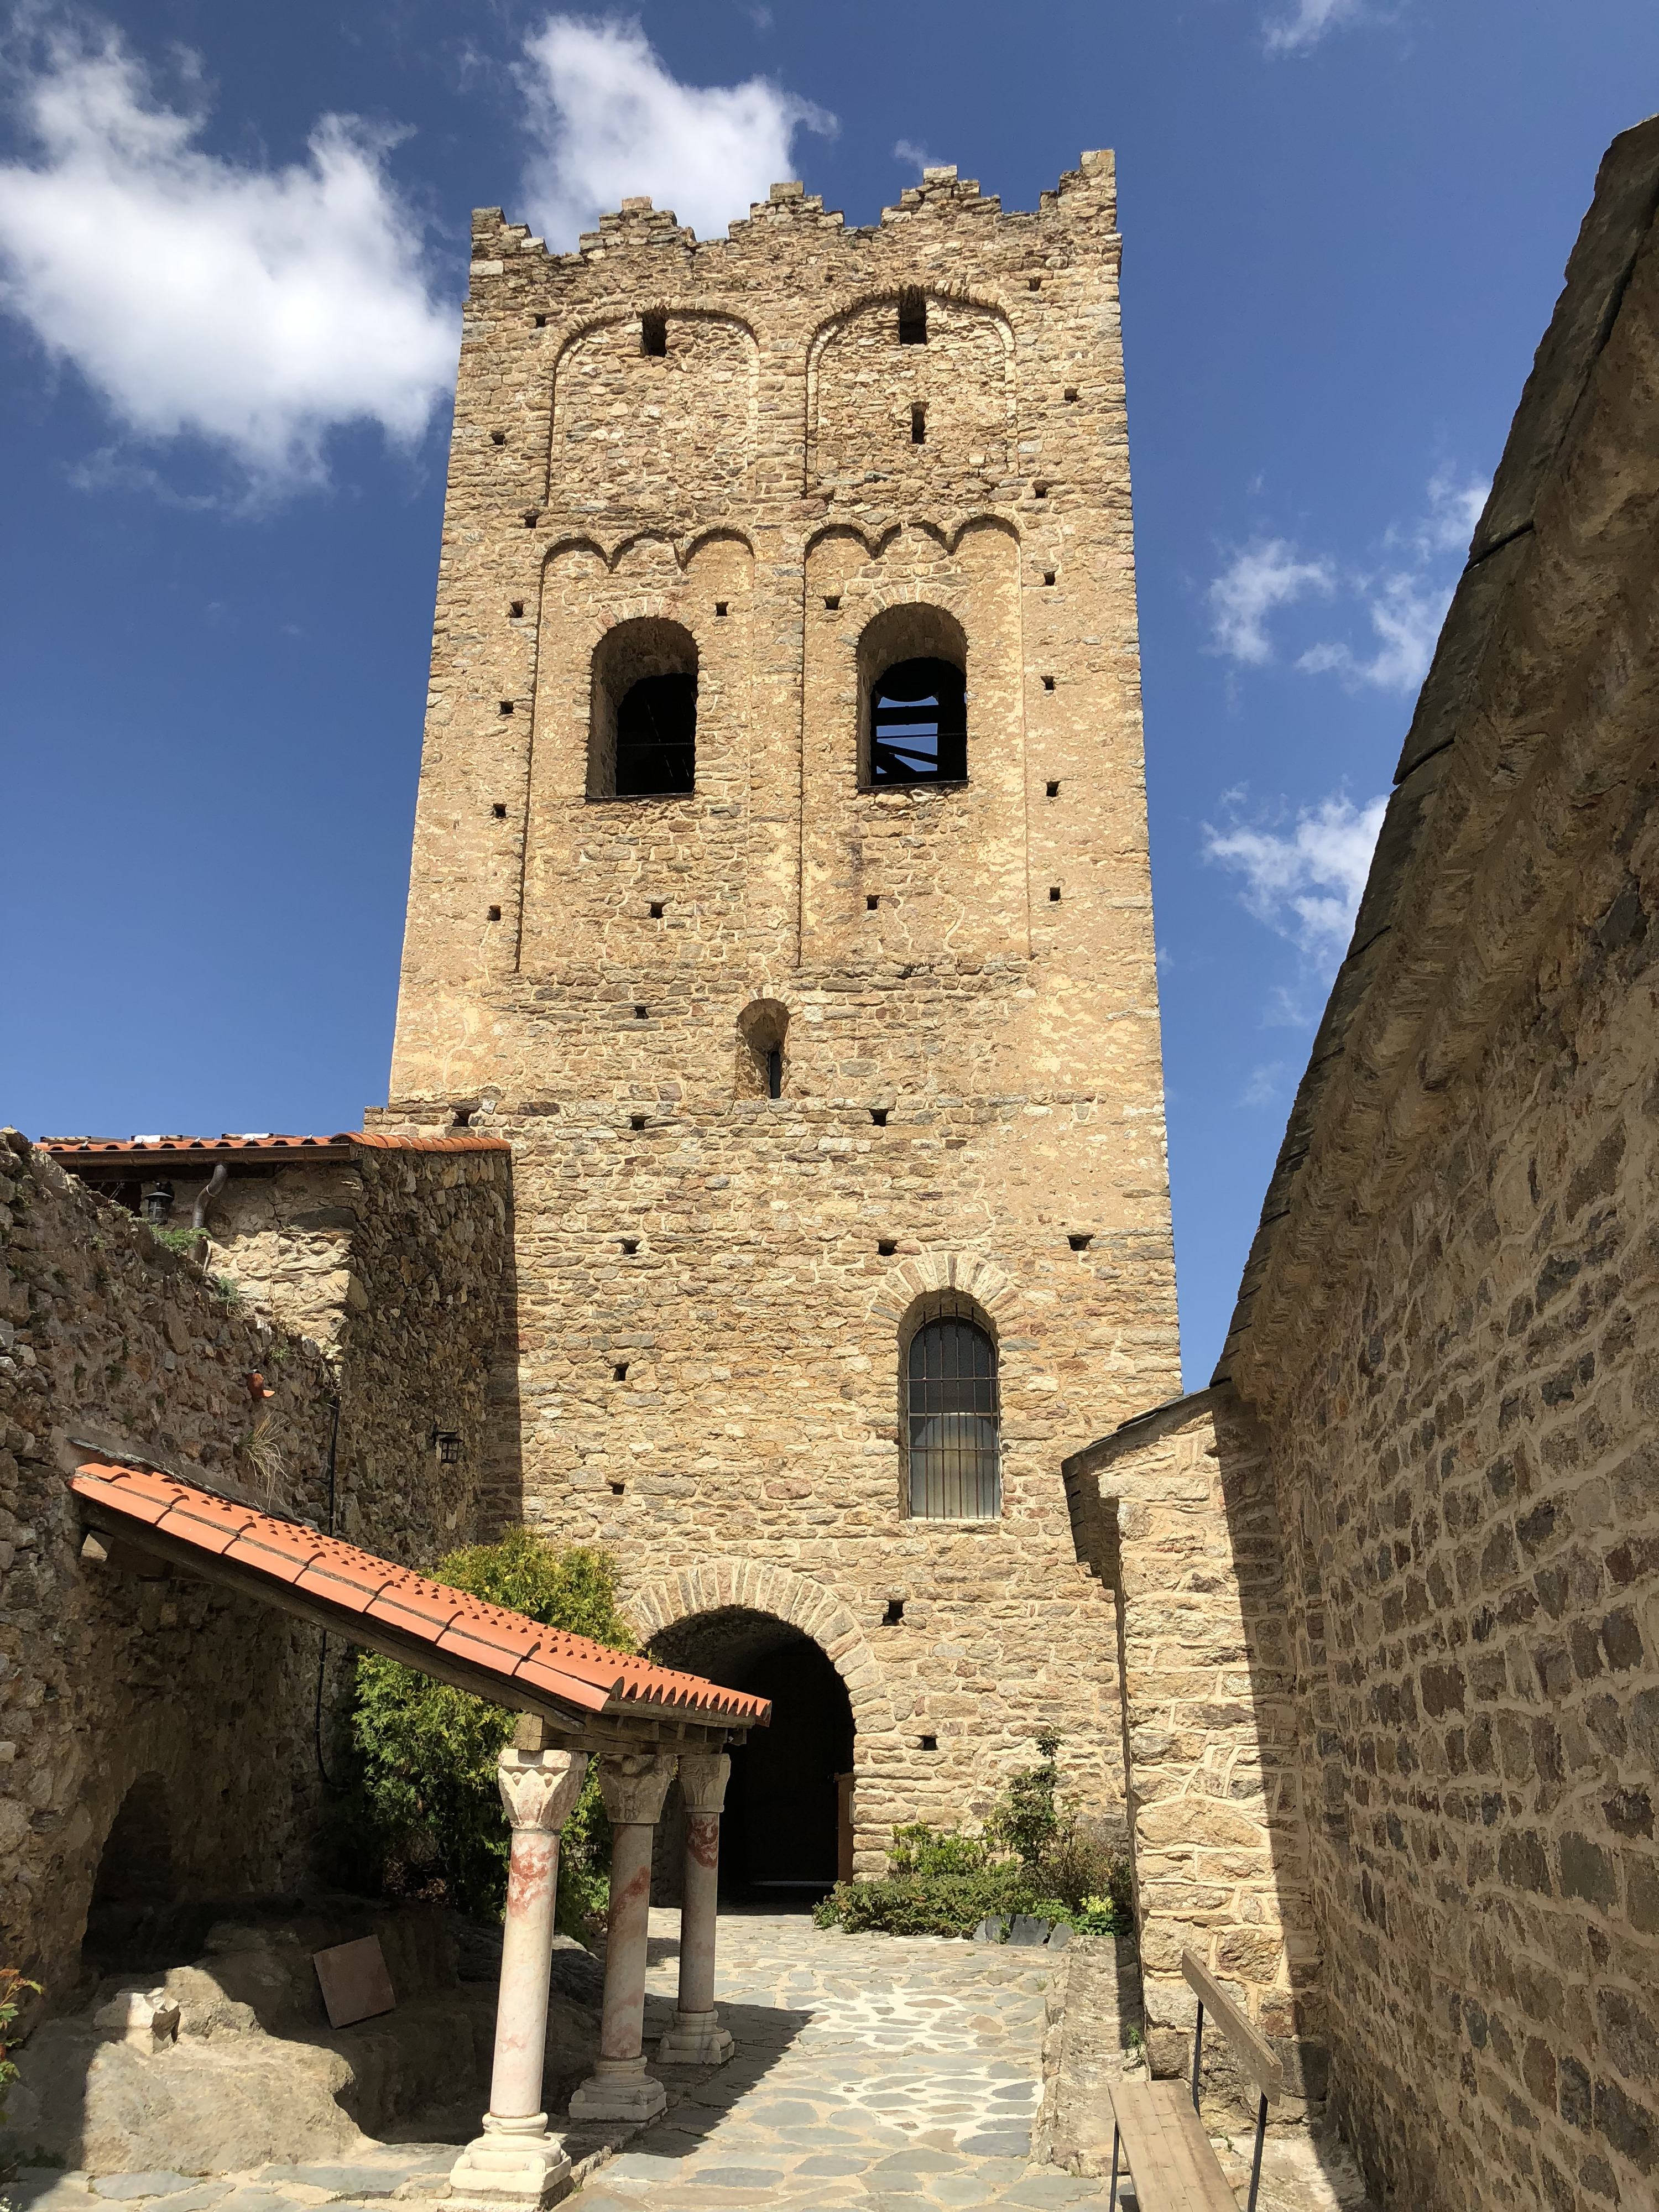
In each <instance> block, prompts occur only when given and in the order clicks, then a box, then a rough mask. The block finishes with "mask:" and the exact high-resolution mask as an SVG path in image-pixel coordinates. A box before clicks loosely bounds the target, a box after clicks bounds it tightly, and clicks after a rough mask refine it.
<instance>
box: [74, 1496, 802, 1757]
mask: <svg viewBox="0 0 1659 2212" xmlns="http://www.w3.org/2000/svg"><path fill="white" fill-rule="evenodd" d="M70 1489H71V1490H72V1491H74V1492H75V1493H76V1496H77V1497H79V1498H83V1499H85V1500H86V1501H87V1503H88V1504H92V1505H95V1506H96V1507H97V1508H98V1509H99V1510H100V1516H102V1517H103V1518H104V1519H105V1520H106V1521H110V1522H114V1523H116V1524H117V1525H118V1524H119V1523H120V1522H123V1521H125V1522H128V1523H129V1524H130V1525H135V1526H137V1528H155V1530H156V1532H157V1533H158V1534H162V1535H165V1536H167V1537H170V1538H172V1539H173V1541H174V1542H175V1543H177V1544H179V1545H182V1546H184V1547H186V1548H187V1549H188V1550H190V1551H192V1552H194V1553H197V1554H198V1555H199V1557H200V1559H201V1561H202V1565H203V1570H204V1572H211V1571H212V1568H213V1565H216V1563H217V1561H218V1560H219V1559H221V1558H224V1559H228V1560H230V1561H232V1562H234V1565H236V1566H238V1567H240V1568H241V1569H242V1570H243V1571H244V1572H245V1573H246V1574H250V1575H252V1576H253V1577H256V1578H263V1579H264V1580H265V1581H267V1582H268V1583H270V1585H271V1588H272V1595H273V1596H274V1595H276V1591H277V1590H279V1589H280V1590H283V1592H284V1594H285V1595H286V1593H287V1592H288V1591H289V1590H291V1591H293V1592H294V1593H295V1595H307V1596H311V1597H314V1598H316V1599H318V1600H319V1601H323V1602H325V1603H326V1604H327V1605H329V1606H330V1607H333V1608H334V1609H335V1611H336V1612H337V1613H342V1612H343V1613H356V1614H357V1615H358V1616H359V1617H360V1618H361V1619H362V1620H364V1621H374V1622H377V1623H380V1624H382V1625H383V1626H385V1627H387V1628H392V1629H395V1630H396V1631H397V1632H398V1634H399V1635H400V1636H402V1637H405V1638H414V1639H417V1640H418V1641H419V1642H421V1643H423V1644H427V1645H428V1646H429V1647H430V1648H431V1650H432V1652H433V1654H434V1656H435V1657H436V1656H439V1655H441V1656H442V1657H443V1659H444V1661H445V1662H446V1666H447V1668H451V1669H453V1668H457V1667H459V1668H461V1669H462V1670H463V1671H464V1672H469V1673H471V1674H474V1675H476V1677H477V1686H478V1688H479V1689H480V1691H481V1692H483V1694H484V1695H486V1696H492V1697H494V1698H495V1699H497V1700H498V1702H501V1703H505V1704H507V1705H511V1704H512V1703H513V1697H512V1695H511V1692H512V1690H513V1686H514V1684H519V1685H521V1686H523V1688H524V1689H526V1691H529V1692H533V1693H534V1694H535V1695H537V1696H539V1697H541V1698H543V1699H554V1700H556V1701H557V1702H558V1703H560V1704H562V1705H565V1706H567V1707H574V1710H575V1711H576V1712H577V1713H599V1712H603V1711H605V1710H606V1708H607V1707H614V1708H615V1709H616V1710H617V1711H619V1712H623V1713H625V1712H626V1711H628V1709H629V1707H630V1706H632V1707H635V1708H637V1709H639V1710H640V1711H642V1712H643V1711H650V1710H658V1711H660V1710H671V1711H675V1712H677V1713H678V1714H680V1715H683V1716H684V1717H685V1718H686V1719H688V1720H696V1721H700V1722H702V1723H705V1724H707V1725H709V1726H714V1727H718V1726H720V1723H723V1722H724V1723H730V1724H732V1726H735V1727H741V1728H752V1727H764V1726H765V1725H766V1723H767V1722H768V1721H769V1719H770V1717H771V1707H770V1706H769V1705H768V1703H767V1701H766V1699H764V1698H754V1697H750V1696H748V1695H746V1694H745V1693H744V1692H740V1691H737V1690H727V1689H724V1688H722V1687H721V1686H720V1685H719V1684H718V1683H714V1682H706V1681H704V1680H703V1679H702V1676H701V1675H698V1674H678V1673H676V1672H675V1671H674V1670H673V1669H671V1668H666V1667H655V1666H653V1665H652V1663H651V1662H650V1661H649V1660H648V1659H640V1658H635V1657H633V1656H629V1654H627V1653H625V1652H621V1651H611V1650H607V1649H606V1647H605V1645H604V1644H595V1643H592V1641H590V1639H589V1638H586V1637H585V1636H572V1635H569V1634H568V1633H567V1632H565V1631H564V1630H562V1629H556V1628H547V1627H544V1626H543V1625H542V1624H541V1623H540V1622H538V1621H534V1620H529V1619H527V1618H526V1615H525V1614H523V1613H513V1612H511V1611H509V1610H508V1609H507V1607H503V1606H498V1605H488V1604H486V1603H485V1602H484V1601H483V1599H482V1598H476V1597H470V1596H469V1595H467V1594H466V1592H465V1591H464V1590H456V1589H448V1588H447V1586H446V1585H445V1584H444V1583H435V1582H431V1581H428V1578H427V1577H426V1576H424V1575H417V1574H416V1573H414V1572H413V1571H411V1570H410V1568H408V1567H400V1566H398V1565H396V1564H395V1562H393V1561H392V1560H391V1559H380V1558H379V1557H378V1556H377V1555H376V1554H375V1553H373V1552H366V1551H364V1550H362V1547H360V1546H358V1545H356V1544H347V1543H343V1542H342V1541H341V1540H340V1539H339V1538H338V1537H337V1536H324V1535H321V1534H319V1533H318V1532H317V1531H316V1530H315V1529H313V1528H305V1527H301V1526H300V1525H298V1524H296V1523H295V1522H291V1521H284V1520H281V1519H279V1518H278V1517H277V1516H275V1515H273V1514H269V1513H261V1512H260V1511H259V1510H258V1509H257V1508H256V1507H254V1506H251V1505H239V1504H234V1503H233V1502H232V1501H231V1500H229V1499H228V1498H218V1497H216V1496H214V1494H213V1493H212V1492H210V1491H206V1490H203V1489H200V1488H198V1487H197V1485H195V1484H194V1483H188V1482H180V1481H177V1480H174V1478H173V1476H171V1475H165V1474H153V1473H151V1472H150V1471H149V1470H148V1469H144V1468H130V1467H116V1466H106V1465H104V1464H103V1463H101V1462H89V1463H88V1465H86V1466H85V1467H82V1468H79V1469H78V1470H77V1472H76V1474H74V1475H72V1476H71V1477H70ZM394 1648H396V1647H394ZM410 1663H411V1664H413V1665H416V1666H418V1665H419V1664H420V1661H419V1658H418V1656H415V1655H412V1654H411V1655H410ZM503 1693H506V1694H503Z"/></svg>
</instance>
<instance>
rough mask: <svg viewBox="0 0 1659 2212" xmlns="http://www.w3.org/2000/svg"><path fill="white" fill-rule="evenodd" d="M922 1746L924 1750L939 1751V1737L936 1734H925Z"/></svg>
mask: <svg viewBox="0 0 1659 2212" xmlns="http://www.w3.org/2000/svg"><path fill="white" fill-rule="evenodd" d="M921 1748H922V1750H923V1751H937V1750H938V1749H939V1738H938V1737H937V1736H936V1735H925V1736H923V1737H922V1739H921Z"/></svg>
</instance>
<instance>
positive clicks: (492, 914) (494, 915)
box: [489, 906, 501, 921]
mask: <svg viewBox="0 0 1659 2212" xmlns="http://www.w3.org/2000/svg"><path fill="white" fill-rule="evenodd" d="M489 919H490V920H491V921H500V920H501V908H500V907H498V906H492V907H491V908H490V909H489Z"/></svg>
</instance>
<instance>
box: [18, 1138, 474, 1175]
mask: <svg viewBox="0 0 1659 2212" xmlns="http://www.w3.org/2000/svg"><path fill="white" fill-rule="evenodd" d="M354 1145H366V1146H372V1147H373V1148H374V1150H376V1151H377V1152H511V1150H512V1149H513V1148H512V1146H510V1145H509V1144H508V1143H507V1139H505V1138H504V1137H485V1136H481V1135H479V1134H478V1133H477V1131H475V1130H472V1129H455V1130H452V1131H450V1132H449V1133H447V1134H446V1135H444V1136H441V1137H401V1136H387V1135H383V1134H382V1133H380V1131H378V1130H375V1131H374V1132H370V1131H368V1130H365V1129H341V1130H338V1131H337V1132H336V1133H335V1134H334V1135H333V1136H331V1137H288V1136H280V1135H277V1134H275V1133H271V1134H268V1135H249V1136H232V1135H225V1136H222V1137H42V1138H41V1139H40V1150H41V1151H42V1152H50V1153H51V1154H52V1158H53V1159H55V1160H56V1161H57V1162H58V1165H59V1166H60V1167H67V1168H75V1167H77V1166H80V1165H82V1164H95V1163H97V1162H100V1161H105V1160H107V1161H110V1162H112V1163H113V1164H117V1165H120V1164H124V1163H125V1162H126V1161H127V1160H129V1159H130V1160H131V1162H132V1164H134V1166H135V1167H139V1168H143V1167H164V1166H176V1165H178V1164H180V1163H183V1164H190V1163H191V1162H192V1161H195V1160H198V1159H207V1160H216V1159H226V1160H230V1159H234V1158H238V1157H239V1156H240V1157H241V1158H252V1159H256V1160H258V1162H259V1163H260V1164H265V1163H266V1162H267V1160H268V1158H270V1157H272V1156H280V1155H284V1154H288V1153H298V1154H301V1155H302V1156H304V1155H309V1156H310V1157H312V1158H316V1157H317V1156H318V1155H319V1154H321V1155H322V1156H323V1157H324V1158H330V1159H343V1158H347V1157H349V1150H350V1147H351V1146H354Z"/></svg>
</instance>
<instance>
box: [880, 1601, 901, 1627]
mask: <svg viewBox="0 0 1659 2212" xmlns="http://www.w3.org/2000/svg"><path fill="white" fill-rule="evenodd" d="M903 1618H904V1600H903V1599H902V1597H890V1598H889V1599H888V1601H887V1610H886V1612H885V1613H883V1615H882V1616H881V1625H882V1626H883V1627H884V1628H896V1627H897V1626H898V1625H899V1623H900V1621H902V1620H903Z"/></svg>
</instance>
